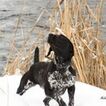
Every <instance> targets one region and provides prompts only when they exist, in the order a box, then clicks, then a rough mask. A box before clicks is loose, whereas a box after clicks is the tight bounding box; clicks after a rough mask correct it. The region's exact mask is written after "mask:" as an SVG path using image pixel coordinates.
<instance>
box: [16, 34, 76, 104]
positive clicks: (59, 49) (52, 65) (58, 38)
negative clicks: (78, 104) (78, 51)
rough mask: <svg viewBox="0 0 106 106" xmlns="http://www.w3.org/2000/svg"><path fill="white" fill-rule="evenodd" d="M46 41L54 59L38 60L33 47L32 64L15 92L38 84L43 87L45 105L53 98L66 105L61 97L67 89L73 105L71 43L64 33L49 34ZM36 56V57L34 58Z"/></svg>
mask: <svg viewBox="0 0 106 106" xmlns="http://www.w3.org/2000/svg"><path fill="white" fill-rule="evenodd" d="M48 43H49V44H50V49H49V52H48V54H47V56H49V55H50V52H51V51H53V52H54V60H53V61H51V62H40V61H39V59H38V57H39V55H38V54H39V53H38V51H39V50H38V48H36V49H35V57H34V64H33V65H32V66H31V67H30V69H29V71H28V72H26V73H25V74H24V75H23V77H22V78H21V81H20V85H19V87H18V89H17V94H20V95H22V94H23V93H25V91H26V90H28V89H29V88H30V87H32V86H34V85H36V84H39V85H40V86H41V87H43V88H44V91H45V94H46V98H45V99H44V100H43V102H44V104H45V106H49V101H50V100H51V99H54V100H56V101H57V102H58V104H59V106H66V103H65V102H64V101H63V99H62V98H61V95H63V94H64V92H65V91H66V89H68V95H69V106H74V92H75V76H76V73H75V70H74V69H73V68H72V67H71V65H70V62H71V59H72V57H73V56H74V49H73V45H72V43H71V42H70V40H69V39H67V38H66V37H65V36H64V35H55V34H49V36H48ZM36 58H37V59H36Z"/></svg>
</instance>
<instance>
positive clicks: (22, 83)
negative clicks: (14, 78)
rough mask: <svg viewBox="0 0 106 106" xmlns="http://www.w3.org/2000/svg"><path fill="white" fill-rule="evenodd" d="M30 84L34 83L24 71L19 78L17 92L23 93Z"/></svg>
mask: <svg viewBox="0 0 106 106" xmlns="http://www.w3.org/2000/svg"><path fill="white" fill-rule="evenodd" d="M32 86H34V83H33V82H32V81H31V80H30V79H29V78H28V75H27V73H25V74H24V75H23V77H22V78H21V81H20V85H19V87H18V89H17V94H19V95H23V94H24V93H25V92H26V91H27V90H28V89H29V88H31V87H32Z"/></svg>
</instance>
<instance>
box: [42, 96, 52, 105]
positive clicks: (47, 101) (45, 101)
mask: <svg viewBox="0 0 106 106" xmlns="http://www.w3.org/2000/svg"><path fill="white" fill-rule="evenodd" d="M50 100H51V98H50V97H46V98H45V99H44V100H43V102H44V104H45V106H49V101H50Z"/></svg>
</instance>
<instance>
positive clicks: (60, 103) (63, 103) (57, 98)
mask: <svg viewBox="0 0 106 106" xmlns="http://www.w3.org/2000/svg"><path fill="white" fill-rule="evenodd" d="M54 99H55V100H56V101H57V102H58V104H59V106H66V103H65V102H64V101H63V99H62V98H61V97H60V96H56V97H54Z"/></svg>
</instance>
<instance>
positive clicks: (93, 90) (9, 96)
mask: <svg viewBox="0 0 106 106" xmlns="http://www.w3.org/2000/svg"><path fill="white" fill-rule="evenodd" d="M20 78H21V76H20V75H13V76H5V77H0V106H44V104H43V102H42V101H43V99H44V97H45V94H44V91H43V89H42V88H40V87H39V86H38V85H37V86H35V87H33V88H31V89H29V90H28V91H27V92H26V93H25V94H24V95H23V96H20V95H17V94H16V89H17V87H18V86H19V82H20ZM63 99H64V100H65V101H66V103H68V96H67V93H65V94H64V95H63ZM50 104H51V105H50V106H58V104H57V103H56V102H55V101H54V100H52V101H51V102H50ZM75 106H106V91H105V90H102V89H100V88H97V87H94V86H91V85H88V84H85V83H81V82H76V92H75Z"/></svg>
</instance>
